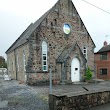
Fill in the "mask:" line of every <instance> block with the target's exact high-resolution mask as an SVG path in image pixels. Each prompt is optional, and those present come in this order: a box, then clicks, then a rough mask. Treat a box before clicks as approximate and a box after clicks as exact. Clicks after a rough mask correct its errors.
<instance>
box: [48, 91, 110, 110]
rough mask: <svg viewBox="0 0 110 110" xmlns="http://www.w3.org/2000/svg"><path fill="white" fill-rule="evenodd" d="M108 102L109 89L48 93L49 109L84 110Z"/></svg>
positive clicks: (109, 99) (109, 100)
mask: <svg viewBox="0 0 110 110" xmlns="http://www.w3.org/2000/svg"><path fill="white" fill-rule="evenodd" d="M108 102H110V90H98V91H87V92H79V93H78V92H77V93H66V94H62V95H61V94H50V95H49V110H84V109H88V108H91V107H94V106H98V105H102V104H105V103H108Z"/></svg>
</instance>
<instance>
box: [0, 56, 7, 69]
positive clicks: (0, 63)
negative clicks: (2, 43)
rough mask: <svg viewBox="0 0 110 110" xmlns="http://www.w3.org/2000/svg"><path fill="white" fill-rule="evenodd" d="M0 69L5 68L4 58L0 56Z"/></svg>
mask: <svg viewBox="0 0 110 110" xmlns="http://www.w3.org/2000/svg"><path fill="white" fill-rule="evenodd" d="M0 68H7V63H6V62H5V58H4V57H3V56H0Z"/></svg>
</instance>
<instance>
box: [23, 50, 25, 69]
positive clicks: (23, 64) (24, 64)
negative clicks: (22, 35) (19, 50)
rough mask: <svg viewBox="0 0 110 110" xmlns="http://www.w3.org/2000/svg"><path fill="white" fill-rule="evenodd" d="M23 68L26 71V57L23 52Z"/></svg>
mask: <svg viewBox="0 0 110 110" xmlns="http://www.w3.org/2000/svg"><path fill="white" fill-rule="evenodd" d="M23 67H24V71H26V55H25V52H24V51H23Z"/></svg>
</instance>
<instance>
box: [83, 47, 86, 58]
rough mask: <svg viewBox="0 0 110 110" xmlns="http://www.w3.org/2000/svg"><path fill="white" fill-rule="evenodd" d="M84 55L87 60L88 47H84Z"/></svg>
mask: <svg viewBox="0 0 110 110" xmlns="http://www.w3.org/2000/svg"><path fill="white" fill-rule="evenodd" d="M85 51H86V52H85ZM83 55H84V57H85V58H86V59H87V47H86V46H84V47H83Z"/></svg>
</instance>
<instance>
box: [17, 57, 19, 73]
mask: <svg viewBox="0 0 110 110" xmlns="http://www.w3.org/2000/svg"><path fill="white" fill-rule="evenodd" d="M16 62H17V70H18V71H19V59H18V55H17V56H16Z"/></svg>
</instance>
